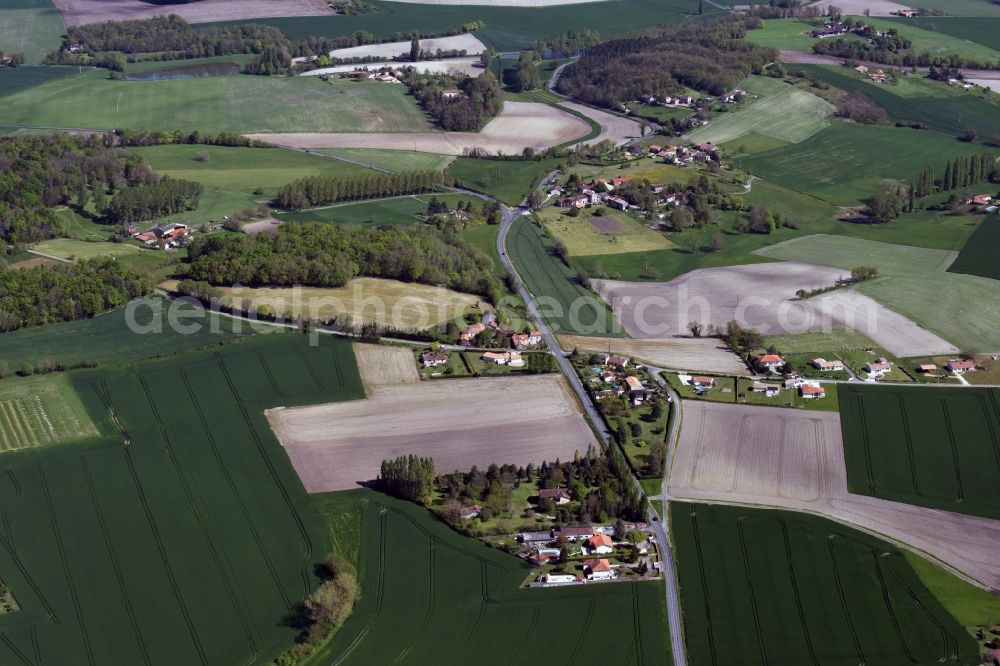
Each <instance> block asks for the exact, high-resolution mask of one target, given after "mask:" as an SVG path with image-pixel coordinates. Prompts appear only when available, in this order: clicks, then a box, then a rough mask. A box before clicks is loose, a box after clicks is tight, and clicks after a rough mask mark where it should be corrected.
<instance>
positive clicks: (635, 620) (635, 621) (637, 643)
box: [632, 585, 646, 666]
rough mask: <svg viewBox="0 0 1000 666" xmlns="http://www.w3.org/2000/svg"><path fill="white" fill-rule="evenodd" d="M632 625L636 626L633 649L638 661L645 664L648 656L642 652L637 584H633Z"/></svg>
mask: <svg viewBox="0 0 1000 666" xmlns="http://www.w3.org/2000/svg"><path fill="white" fill-rule="evenodd" d="M632 626H633V627H635V631H634V633H633V636H634V637H635V638H634V639H633V641H632V649H633V650H635V654H636V663H637V664H638V665H639V666H643V664H645V663H646V657H645V655H643V653H642V630H641V626H642V613H640V612H639V593H638V592H637V591H636V586H635V585H632Z"/></svg>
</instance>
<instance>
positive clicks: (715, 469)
mask: <svg viewBox="0 0 1000 666" xmlns="http://www.w3.org/2000/svg"><path fill="white" fill-rule="evenodd" d="M668 490H669V492H670V494H671V495H672V496H673V497H675V498H678V499H685V500H701V501H711V502H732V503H737V504H752V505H754V506H770V507H776V508H785V509H793V510H796V511H806V512H810V513H815V514H819V515H822V516H825V517H828V518H831V519H833V520H836V521H839V522H842V523H845V524H848V525H851V526H854V527H858V528H860V529H862V530H865V531H867V532H869V533H874V534H877V535H881V536H884V537H887V538H889V539H892V540H894V541H897V542H900V543H902V544H905V545H907V546H910V547H912V548H913V549H915V550H917V551H921V552H923V553H926V554H929V555H930V556H931V557H932V558H934V559H936V560H938V561H939V562H941V563H943V564H945V565H947V566H948V567H950V568H951V569H952V570H954V571H956V572H958V573H960V574H962V575H964V576H965V577H966V578H968V579H971V580H973V581H975V582H977V583H979V584H980V585H982V586H985V587H991V586H992V587H1000V584H998V583H1000V560H998V559H997V558H996V555H995V550H996V544H997V543H1000V521H993V520H986V519H983V518H976V517H972V516H965V515H961V514H956V513H949V512H947V511H940V510H937V509H928V508H923V507H916V506H911V505H909V504H902V503H899V502H890V501H888V500H884V499H877V498H874V497H865V496H863V495H853V494H850V493H849V492H848V487H847V466H846V462H845V457H844V446H843V442H842V436H841V428H840V417H839V415H838V414H836V413H833V412H830V413H825V412H801V411H797V410H792V409H785V408H774V407H750V406H745V405H730V404H721V403H711V402H701V401H685V402H684V425H683V427H682V428H681V436H680V439H679V442H678V446H677V450H676V451H675V454H674V459H673V462H672V467H671V470H670V476H669V482H668Z"/></svg>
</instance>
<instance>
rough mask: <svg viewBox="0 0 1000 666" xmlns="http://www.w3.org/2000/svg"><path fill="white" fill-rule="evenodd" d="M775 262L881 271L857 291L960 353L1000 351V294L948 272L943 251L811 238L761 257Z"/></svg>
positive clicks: (990, 283)
mask: <svg viewBox="0 0 1000 666" xmlns="http://www.w3.org/2000/svg"><path fill="white" fill-rule="evenodd" d="M758 252H759V254H762V255H765V256H767V257H770V258H772V259H781V260H785V261H804V262H809V263H815V264H821V265H824V266H834V267H837V268H843V269H845V270H850V269H851V268H852V267H854V266H876V267H877V268H878V271H879V277H878V279H875V280H871V281H868V282H864V283H862V284H860V285H858V286H857V287H856V289H857V290H858V291H859V292H861V293H863V294H867V295H868V296H871V297H872V298H874V299H875V300H877V301H879V302H880V303H882V304H884V305H886V306H887V307H890V308H891V309H893V310H895V311H896V312H898V313H900V314H902V315H904V316H906V317H909V318H910V319H912V320H913V321H915V322H916V323H917V324H919V325H921V326H923V327H924V328H927V329H928V330H930V331H932V332H934V333H937V334H938V335H940V336H941V337H943V338H944V339H945V340H949V341H951V342H952V343H954V344H956V345H958V346H959V347H967V348H974V349H978V350H984V351H994V350H997V349H1000V329H998V328H997V326H996V313H997V312H998V311H1000V290H998V289H997V288H996V282H995V281H994V280H989V279H987V278H981V277H976V276H971V275H961V274H958V273H948V272H946V269H947V268H948V266H949V264H950V263H951V261H952V257H953V254H952V253H951V252H945V251H943V250H930V249H926V248H917V247H909V246H904V245H890V244H887V243H875V242H871V241H866V240H861V239H857V238H846V237H842V236H840V237H838V236H806V237H803V238H797V239H795V240H791V241H788V242H786V243H782V244H781V245H777V246H773V247H770V248H765V249H763V250H759V251H758Z"/></svg>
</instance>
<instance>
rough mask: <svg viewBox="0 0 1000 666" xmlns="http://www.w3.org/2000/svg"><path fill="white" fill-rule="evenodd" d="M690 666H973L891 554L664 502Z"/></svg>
mask: <svg viewBox="0 0 1000 666" xmlns="http://www.w3.org/2000/svg"><path fill="white" fill-rule="evenodd" d="M671 526H672V527H673V534H674V539H675V544H676V548H677V563H678V567H679V574H678V575H679V579H680V586H681V601H682V603H683V609H684V617H685V628H684V630H685V636H686V640H687V646H688V659H689V660H690V663H692V664H725V663H731V662H732V661H733V655H739V657H738V663H741V664H754V665H756V664H824V665H830V666H856V664H862V663H863V664H869V665H871V666H874V665H880V666H881V665H884V666H898V665H899V664H930V663H935V662H938V661H940V662H941V663H951V664H974V663H976V661H977V660H978V651H977V649H976V643H975V641H974V640H973V638H972V637H971V636H969V634H967V633H966V632H965V630H964V629H963V628H962V626H961V625H959V624H958V622H957V621H956V620H955V619H954V618H953V617H952V616H951V615H949V613H948V612H947V611H946V610H945V609H944V608H943V607H942V605H941V604H940V603H939V602H938V601H937V600H936V599H935V598H934V596H933V595H932V594H931V593H930V592H929V591H928V590H927V588H926V587H925V586H924V584H923V583H922V582H921V580H920V578H919V577H917V575H916V574H915V573H914V571H913V569H912V568H911V567H910V565H909V563H908V562H907V560H906V558H905V557H904V556H903V555H902V553H901V552H900V551H899V550H897V549H896V548H895V547H894V546H892V545H890V544H889V543H886V542H885V541H882V540H881V539H877V538H875V537H871V536H868V535H866V534H862V533H861V532H858V531H856V530H852V529H850V528H848V527H844V526H842V525H839V524H837V523H834V522H832V521H829V520H825V519H822V518H817V517H814V516H807V515H803V514H796V513H791V512H785V511H767V510H760V509H744V508H736V507H724V506H712V505H706V504H683V503H673V504H671Z"/></svg>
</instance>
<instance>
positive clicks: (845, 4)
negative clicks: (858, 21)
mask: <svg viewBox="0 0 1000 666" xmlns="http://www.w3.org/2000/svg"><path fill="white" fill-rule="evenodd" d="M830 5H834V6H835V7H839V8H840V10H841V11H842V12H843V13H844V15H845V16H847V15H853V16H863V15H864V13H865V11H868V12H869V15H870V16H893V12H898V11H899V10H900V9H907V5H901V4H899V3H898V2H892V1H891V0H819V2H814V3H812V4H811V5H808V6H809V7H818V8H819V9H821V10H824V11H825V10H826V8H827V7H829V6H830Z"/></svg>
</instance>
